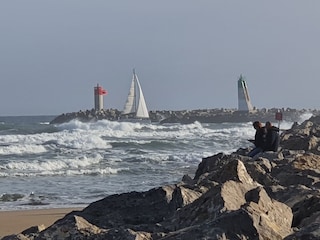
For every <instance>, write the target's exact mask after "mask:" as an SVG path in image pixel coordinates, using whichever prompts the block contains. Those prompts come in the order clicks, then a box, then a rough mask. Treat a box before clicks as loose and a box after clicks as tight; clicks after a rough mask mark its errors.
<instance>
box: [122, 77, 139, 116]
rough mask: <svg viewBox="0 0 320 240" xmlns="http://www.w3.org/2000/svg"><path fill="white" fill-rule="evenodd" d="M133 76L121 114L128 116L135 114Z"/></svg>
mask: <svg viewBox="0 0 320 240" xmlns="http://www.w3.org/2000/svg"><path fill="white" fill-rule="evenodd" d="M135 105H136V104H135V76H134V75H133V78H132V82H131V86H130V90H129V94H128V97H127V101H126V103H125V105H124V109H123V112H122V114H129V113H134V112H136V106H135Z"/></svg>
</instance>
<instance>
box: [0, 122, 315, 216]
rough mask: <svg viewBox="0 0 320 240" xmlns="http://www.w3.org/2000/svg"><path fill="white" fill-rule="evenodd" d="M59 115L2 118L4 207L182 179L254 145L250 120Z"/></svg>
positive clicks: (83, 199) (95, 196)
mask: <svg viewBox="0 0 320 240" xmlns="http://www.w3.org/2000/svg"><path fill="white" fill-rule="evenodd" d="M308 117H310V116H304V118H305V119H306V118H308ZM53 118H54V116H31V117H0V210H15V209H34V208H56V207H57V208H58V207H84V206H87V205H88V204H89V203H91V202H93V201H96V200H99V199H102V198H104V197H106V196H108V195H111V194H115V193H123V192H129V191H146V190H149V189H151V188H154V187H159V186H162V185H166V184H173V183H177V182H179V181H180V180H181V179H182V177H183V175H184V174H188V175H190V176H191V177H193V176H194V173H195V171H196V169H197V167H198V164H199V163H200V162H201V160H202V158H204V157H208V156H212V155H214V154H216V153H219V152H224V153H231V152H233V151H235V150H237V149H238V148H240V147H248V146H250V143H249V142H248V141H247V139H249V138H252V137H253V135H254V129H253V128H252V123H251V122H248V123H237V124H234V123H222V124H200V123H198V122H195V123H193V124H188V125H181V124H170V125H159V124H139V123H125V122H110V121H107V120H102V121H98V122H95V123H81V122H79V121H71V122H69V123H64V124H59V125H50V124H49V122H50V121H51V120H52V119H53ZM302 120H303V119H302ZM275 124H277V123H275ZM291 124H292V123H289V122H283V123H282V125H281V128H284V129H286V128H290V127H291Z"/></svg>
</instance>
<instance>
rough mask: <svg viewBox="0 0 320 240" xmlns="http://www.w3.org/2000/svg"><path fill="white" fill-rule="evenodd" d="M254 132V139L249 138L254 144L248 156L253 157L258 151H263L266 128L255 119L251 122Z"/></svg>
mask: <svg viewBox="0 0 320 240" xmlns="http://www.w3.org/2000/svg"><path fill="white" fill-rule="evenodd" d="M252 125H253V127H254V129H255V130H256V133H255V135H254V140H249V141H250V142H252V143H253V144H254V146H255V147H254V148H253V149H252V150H251V151H250V152H249V154H248V156H249V157H254V156H255V155H257V154H258V153H260V152H263V150H264V148H265V138H266V129H265V127H263V126H262V123H261V122H260V121H255V122H254V123H253V124H252Z"/></svg>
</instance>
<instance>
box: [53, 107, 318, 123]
mask: <svg viewBox="0 0 320 240" xmlns="http://www.w3.org/2000/svg"><path fill="white" fill-rule="evenodd" d="M279 110H280V111H281V112H282V114H283V120H286V121H290V122H295V121H299V120H300V116H301V115H302V114H304V113H312V114H313V115H318V114H320V111H318V110H306V109H302V110H297V109H291V108H287V109H284V108H283V109H278V108H272V109H256V110H254V111H252V112H241V111H237V110H235V109H198V110H181V111H168V110H161V111H150V112H149V115H150V120H151V121H152V122H157V123H161V124H164V123H182V124H188V123H193V122H195V121H198V122H200V123H222V122H250V121H255V120H260V121H262V122H266V121H273V120H274V119H275V113H276V112H277V111H279ZM120 117H121V111H119V110H117V109H102V110H99V111H96V110H94V109H92V110H85V111H78V112H71V113H63V114H61V115H59V116H57V117H56V118H55V119H53V120H52V121H51V122H50V123H51V124H61V123H65V122H69V121H71V120H79V121H81V122H92V121H98V120H104V119H105V120H110V121H117V120H119V119H120Z"/></svg>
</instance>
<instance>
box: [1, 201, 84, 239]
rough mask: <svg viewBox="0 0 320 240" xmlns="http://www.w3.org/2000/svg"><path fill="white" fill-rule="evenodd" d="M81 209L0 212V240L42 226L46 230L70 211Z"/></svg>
mask: <svg viewBox="0 0 320 240" xmlns="http://www.w3.org/2000/svg"><path fill="white" fill-rule="evenodd" d="M82 209H83V208H80V207H79V208H48V209H27V210H8V211H7V210H4V211H0V222H1V224H0V239H1V238H3V237H4V236H8V235H11V234H18V233H21V232H22V231H24V230H26V229H28V228H30V227H33V226H39V225H42V224H43V225H44V226H45V227H46V228H47V227H49V226H51V225H52V224H53V223H54V222H55V221H57V220H59V219H61V218H63V217H64V216H65V215H66V214H68V213H70V212H72V211H81V210H82Z"/></svg>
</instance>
